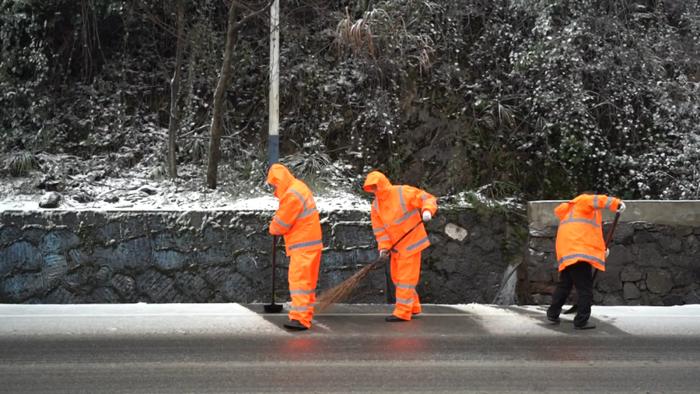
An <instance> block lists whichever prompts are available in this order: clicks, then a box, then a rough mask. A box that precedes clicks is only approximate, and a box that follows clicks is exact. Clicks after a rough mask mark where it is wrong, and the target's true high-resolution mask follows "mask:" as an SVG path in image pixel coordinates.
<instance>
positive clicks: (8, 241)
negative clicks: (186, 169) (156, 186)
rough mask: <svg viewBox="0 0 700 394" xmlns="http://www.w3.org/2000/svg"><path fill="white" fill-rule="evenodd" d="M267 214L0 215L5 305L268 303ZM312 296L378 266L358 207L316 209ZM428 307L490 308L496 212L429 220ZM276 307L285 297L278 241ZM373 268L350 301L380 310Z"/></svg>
mask: <svg viewBox="0 0 700 394" xmlns="http://www.w3.org/2000/svg"><path fill="white" fill-rule="evenodd" d="M271 216H272V212H271V211H230V210H229V211H146V212H144V211H88V210H84V211H68V210H66V211H61V210H56V211H48V210H39V211H4V212H0V302H3V303H117V302H141V301H143V302H152V303H168V302H268V301H269V298H270V290H271V289H270V277H271V269H270V262H271V254H270V249H271V237H270V236H269V235H268V234H267V223H268V222H269V220H270V219H271ZM321 216H322V223H323V234H324V236H323V239H324V244H325V246H326V248H325V249H324V253H323V259H322V263H321V274H320V279H319V290H321V291H322V290H323V289H325V288H328V287H330V286H332V285H335V284H337V283H339V282H340V281H341V280H343V279H345V278H346V277H348V276H349V275H351V274H352V273H353V272H355V271H356V270H357V269H358V268H360V267H361V266H362V264H365V263H367V262H371V261H372V260H374V259H375V258H376V246H375V242H374V237H373V235H372V231H371V226H370V223H369V214H368V212H364V211H338V212H322V213H321ZM427 227H428V230H429V236H430V240H431V242H432V244H433V246H432V247H431V248H430V249H428V251H426V252H424V254H423V256H424V257H423V269H422V276H421V280H420V283H419V287H418V291H419V293H420V294H421V297H422V299H423V300H424V301H426V302H434V303H468V302H492V300H493V298H494V296H495V295H496V293H497V292H498V290H499V287H500V282H501V280H502V279H503V276H504V272H505V271H506V268H507V266H508V265H509V264H511V263H512V260H513V257H512V256H510V255H509V254H508V253H507V252H504V251H505V249H504V245H508V244H513V242H511V241H509V240H508V239H507V238H508V237H512V236H511V235H510V232H509V231H508V228H507V227H508V226H507V223H506V220H505V216H504V215H503V214H498V213H494V212H491V213H489V212H487V213H483V212H482V213H479V212H477V211H476V210H474V209H469V208H459V207H455V208H444V207H442V208H441V210H440V212H439V214H438V215H437V216H436V218H435V219H434V220H433V221H431V222H430V223H429V224H428V226H427ZM278 264H279V266H280V269H279V270H278V284H277V289H278V290H279V291H278V292H277V296H278V299H279V300H282V301H284V300H288V299H289V293H288V291H287V282H286V281H287V277H286V268H287V264H288V260H287V258H286V256H284V248H283V246H282V245H280V246H279V249H278ZM384 287H385V282H384V274H383V272H379V271H378V272H374V273H372V275H371V276H370V278H369V279H368V280H367V281H366V282H365V284H364V285H363V288H362V289H360V290H359V291H358V292H357V294H356V295H355V297H354V298H353V299H352V301H353V302H383V301H384V300H385V297H386V295H385V294H384Z"/></svg>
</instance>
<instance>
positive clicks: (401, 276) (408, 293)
mask: <svg viewBox="0 0 700 394" xmlns="http://www.w3.org/2000/svg"><path fill="white" fill-rule="evenodd" d="M420 259H421V253H420V252H418V253H414V254H412V255H410V256H403V257H402V256H400V255H399V254H398V253H392V254H391V280H392V281H393V282H394V286H396V304H395V306H394V313H393V315H394V316H396V317H398V318H400V319H404V320H411V315H412V314H415V313H421V306H420V299H419V298H418V292H416V285H417V284H418V279H419V278H420Z"/></svg>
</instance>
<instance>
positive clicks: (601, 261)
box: [554, 194, 620, 271]
mask: <svg viewBox="0 0 700 394" xmlns="http://www.w3.org/2000/svg"><path fill="white" fill-rule="evenodd" d="M619 206H620V199H619V198H615V197H608V196H606V195H604V194H582V195H580V196H578V197H576V198H574V199H573V200H571V201H568V202H565V203H562V204H559V205H558V206H557V207H556V208H554V213H555V214H556V215H557V217H558V218H559V229H558V230H557V241H556V248H557V262H558V263H559V271H562V270H563V269H564V268H566V267H568V266H570V265H571V264H574V263H576V262H577V261H585V262H587V263H589V264H590V265H592V266H593V267H595V268H596V269H599V270H601V271H605V240H604V239H603V228H602V223H603V219H602V218H603V213H602V212H600V210H602V209H609V210H610V211H612V212H616V211H617V209H618V207H619Z"/></svg>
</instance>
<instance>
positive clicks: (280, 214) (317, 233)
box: [267, 164, 323, 330]
mask: <svg viewBox="0 0 700 394" xmlns="http://www.w3.org/2000/svg"><path fill="white" fill-rule="evenodd" d="M267 183H269V184H270V185H272V187H273V188H274V189H275V192H274V194H275V197H277V198H279V200H280V205H279V209H277V211H276V212H275V215H274V217H273V218H272V222H271V223H270V234H272V235H284V243H285V248H286V252H287V256H289V260H290V261H289V272H288V278H289V294H290V295H291V297H292V307H291V309H290V311H289V321H288V322H287V323H285V324H284V327H285V328H287V329H290V330H307V329H309V328H311V319H312V318H313V315H314V302H316V282H317V281H318V270H319V267H320V264H321V250H322V249H323V242H322V240H321V222H320V221H319V214H318V211H317V210H316V203H315V202H314V198H313V195H312V194H311V190H309V188H308V187H307V186H306V185H305V184H304V182H302V181H300V180H298V179H296V178H294V176H293V175H292V173H291V172H289V170H288V169H287V168H286V167H285V166H283V165H282V164H273V165H272V166H271V167H270V170H269V172H268V174H267Z"/></svg>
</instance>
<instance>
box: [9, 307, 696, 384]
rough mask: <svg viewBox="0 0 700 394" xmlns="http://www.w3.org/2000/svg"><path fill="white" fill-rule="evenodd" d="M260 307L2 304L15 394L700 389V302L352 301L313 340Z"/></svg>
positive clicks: (319, 325)
mask: <svg viewBox="0 0 700 394" xmlns="http://www.w3.org/2000/svg"><path fill="white" fill-rule="evenodd" d="M261 310H262V307H261V306H260V305H249V306H242V305H237V304H199V305H191V304H190V305H179V304H171V305H144V304H136V305H54V306H48V305H0V392H2V393H39V392H46V393H100V392H110V393H132V392H142V393H180V392H188V393H231V392H286V393H289V392H324V393H327V392H484V391H492V392H494V391H495V392H518V393H523V392H558V393H561V392H606V393H610V392H689V393H697V392H699V391H700V306H698V305H694V306H684V307H666V308H663V307H595V308H594V312H593V313H594V315H595V322H596V323H597V324H598V328H597V329H595V330H591V331H577V330H574V329H573V326H572V324H571V322H570V321H569V320H566V321H563V322H562V323H561V324H560V325H558V326H552V325H549V324H546V323H545V322H544V315H543V310H541V309H540V308H538V307H527V308H523V307H507V308H505V307H490V306H483V305H462V306H427V307H426V308H425V313H424V314H423V315H421V316H420V317H419V318H417V319H415V320H413V321H411V322H408V323H386V322H384V320H383V317H384V316H385V315H386V313H387V312H388V310H389V309H388V308H387V307H386V306H372V305H365V306H356V305H341V306H338V307H336V309H335V310H332V311H330V312H328V313H325V314H322V315H318V316H317V318H316V324H315V326H314V328H313V329H312V330H310V331H306V332H301V333H289V332H287V331H285V330H283V329H281V328H280V327H279V326H280V324H281V323H283V322H284V321H285V320H286V316H285V315H284V314H280V315H265V314H262V313H260V312H261Z"/></svg>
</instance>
